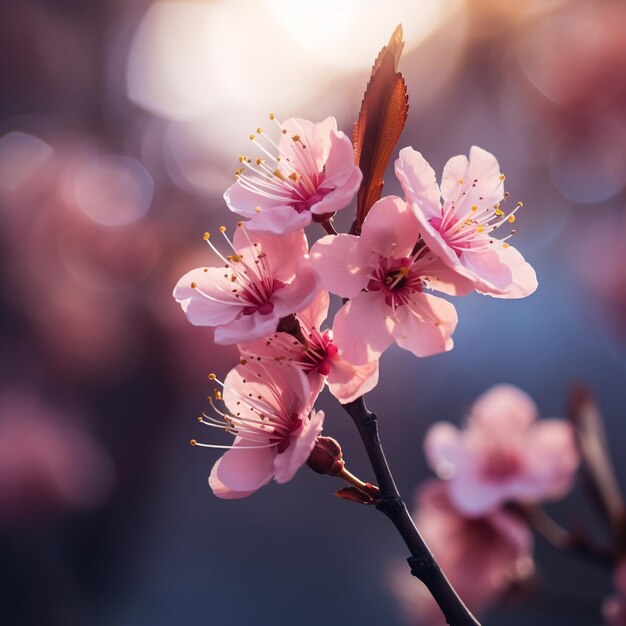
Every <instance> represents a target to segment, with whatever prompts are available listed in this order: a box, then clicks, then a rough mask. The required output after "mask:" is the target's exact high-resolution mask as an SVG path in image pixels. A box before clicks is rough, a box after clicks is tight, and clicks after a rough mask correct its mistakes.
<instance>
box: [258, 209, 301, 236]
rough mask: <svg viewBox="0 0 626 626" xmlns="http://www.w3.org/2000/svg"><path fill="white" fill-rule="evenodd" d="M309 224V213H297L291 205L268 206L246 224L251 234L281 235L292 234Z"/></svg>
mask: <svg viewBox="0 0 626 626" xmlns="http://www.w3.org/2000/svg"><path fill="white" fill-rule="evenodd" d="M310 223H311V212H310V211H303V212H302V213H298V212H297V211H296V210H295V209H294V208H293V206H291V205H281V206H273V207H271V206H268V207H264V208H262V209H261V211H260V212H259V213H255V214H254V215H253V216H252V219H251V220H250V222H248V223H247V224H246V226H247V228H248V230H250V231H251V232H252V231H253V232H259V233H271V234H274V235H282V234H285V233H293V232H294V231H297V230H299V229H301V228H304V227H305V226H308V225H309V224H310Z"/></svg>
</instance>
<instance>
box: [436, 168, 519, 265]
mask: <svg viewBox="0 0 626 626" xmlns="http://www.w3.org/2000/svg"><path fill="white" fill-rule="evenodd" d="M500 180H501V181H502V180H504V175H501V176H500ZM458 182H459V184H460V185H461V187H462V188H465V189H464V190H463V191H460V192H459V194H458V196H457V197H456V198H455V199H453V200H449V201H447V202H446V203H445V204H444V207H443V210H442V216H441V217H433V218H431V219H430V220H429V222H430V225H431V226H432V227H433V228H434V229H436V230H437V231H438V232H439V234H440V235H441V236H442V237H443V239H444V240H445V242H446V243H447V244H448V246H449V247H450V248H452V249H453V250H454V251H455V252H456V253H457V255H458V256H461V254H463V253H464V252H481V251H484V250H487V249H489V248H490V247H491V246H492V245H493V244H494V243H496V242H498V243H499V244H502V246H503V247H505V248H508V247H509V244H508V243H506V241H507V240H508V239H510V238H511V237H512V236H513V235H514V234H515V232H516V231H515V230H514V229H513V230H511V233H510V234H509V235H508V236H507V237H504V238H503V239H498V240H496V239H493V238H492V233H493V232H494V231H495V230H497V229H498V228H500V227H501V226H502V225H503V224H506V223H508V224H513V223H514V222H515V214H516V213H517V211H518V210H519V209H521V208H522V206H523V203H522V202H518V203H517V204H516V205H515V207H514V208H513V209H512V210H511V211H509V212H508V213H507V212H505V211H503V210H502V208H501V207H502V203H504V202H505V201H506V200H507V199H508V197H509V194H508V193H505V194H504V198H503V200H502V203H500V202H496V204H493V205H488V204H487V203H486V201H485V199H484V198H483V196H478V198H477V199H476V202H477V204H470V202H471V201H470V200H468V198H469V197H470V196H471V193H469V192H470V190H471V189H472V188H474V187H476V184H477V183H478V179H474V181H473V182H472V183H471V185H467V184H466V183H465V181H464V180H459V181H458Z"/></svg>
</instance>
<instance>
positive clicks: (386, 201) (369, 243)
mask: <svg viewBox="0 0 626 626" xmlns="http://www.w3.org/2000/svg"><path fill="white" fill-rule="evenodd" d="M419 235H420V229H419V222H418V221H417V219H416V218H415V215H413V212H412V211H411V209H410V208H409V207H408V206H407V204H406V202H404V200H402V199H401V198H398V197H397V196H385V197H384V198H382V199H380V200H379V201H378V202H376V203H375V204H374V205H373V206H372V208H371V209H370V211H369V213H368V214H367V217H366V218H365V222H363V228H362V230H361V247H362V248H364V249H365V250H369V251H370V252H371V253H372V252H373V253H375V254H377V255H379V256H384V257H387V258H393V259H398V258H402V257H407V256H410V254H411V251H412V250H413V248H414V246H415V244H416V243H417V240H418V239H419Z"/></svg>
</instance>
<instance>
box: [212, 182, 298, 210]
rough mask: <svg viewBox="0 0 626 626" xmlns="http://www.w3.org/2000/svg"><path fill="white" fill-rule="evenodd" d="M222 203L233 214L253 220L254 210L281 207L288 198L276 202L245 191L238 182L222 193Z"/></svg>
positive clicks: (247, 190)
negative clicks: (224, 203)
mask: <svg viewBox="0 0 626 626" xmlns="http://www.w3.org/2000/svg"><path fill="white" fill-rule="evenodd" d="M224 202H226V206H227V207H228V208H229V209H230V210H231V211H232V212H233V213H238V214H239V215H243V217H248V218H253V217H255V216H256V214H257V212H256V208H257V207H261V208H262V209H269V208H271V207H276V206H282V205H284V204H287V203H288V202H289V198H288V197H285V200H283V201H281V200H276V199H272V198H266V197H264V196H261V195H259V194H258V193H255V192H254V191H250V190H249V189H246V188H245V187H243V186H242V185H240V184H239V183H238V182H236V183H233V184H232V185H231V186H230V187H229V188H228V189H227V190H226V192H225V193H224Z"/></svg>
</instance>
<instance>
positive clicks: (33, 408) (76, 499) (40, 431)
mask: <svg viewBox="0 0 626 626" xmlns="http://www.w3.org/2000/svg"><path fill="white" fill-rule="evenodd" d="M112 474H113V468H112V464H111V460H110V459H109V457H108V455H107V454H106V453H105V451H104V450H103V449H102V448H101V447H100V446H99V445H98V443H97V442H95V441H94V440H93V439H92V438H91V437H90V436H89V435H88V434H87V433H86V432H85V431H83V430H82V429H81V428H80V427H79V426H78V425H74V424H72V423H70V422H69V421H67V420H64V419H63V418H62V417H61V416H59V415H57V414H56V412H54V411H52V410H51V409H50V408H49V407H47V406H45V405H43V404H41V403H40V402H39V401H38V400H36V399H35V398H34V397H33V396H31V395H29V394H27V393H16V392H2V393H1V394H0V522H2V523H7V522H8V523H16V522H18V523H21V522H23V521H24V520H26V519H33V518H37V517H38V516H40V515H42V514H46V513H49V512H50V511H51V510H54V509H55V508H59V507H61V508H62V507H69V508H91V507H93V506H95V505H97V504H99V503H100V502H101V501H102V499H103V498H104V497H105V496H106V494H107V493H108V491H109V488H110V487H111V481H112Z"/></svg>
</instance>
